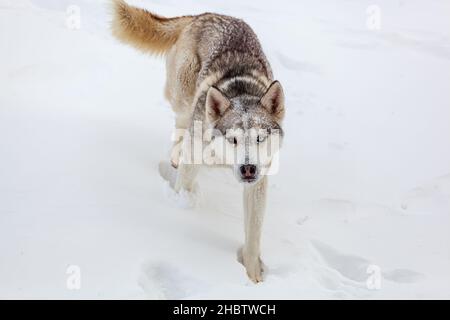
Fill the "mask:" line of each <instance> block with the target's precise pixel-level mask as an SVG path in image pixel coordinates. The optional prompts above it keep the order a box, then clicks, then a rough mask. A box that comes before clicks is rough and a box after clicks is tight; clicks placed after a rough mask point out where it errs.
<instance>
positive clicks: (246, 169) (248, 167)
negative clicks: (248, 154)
mask: <svg viewBox="0 0 450 320" xmlns="http://www.w3.org/2000/svg"><path fill="white" fill-rule="evenodd" d="M239 170H240V171H241V175H242V177H243V178H246V179H252V178H254V177H255V175H256V166H255V165H253V164H244V165H242V166H241V167H240V168H239Z"/></svg>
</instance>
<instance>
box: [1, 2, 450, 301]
mask: <svg viewBox="0 0 450 320" xmlns="http://www.w3.org/2000/svg"><path fill="white" fill-rule="evenodd" d="M106 2H107V1H91V0H89V1H88V0H78V1H77V0H0V298H67V299H77V298H94V299H95V298H144V299H145V298H169V299H171V298H173V299H179V298H235V299H239V298H250V299H253V298H255V299H256V298H287V299H298V298H331V299H341V298H358V299H359V298H363V299H379V298H420V299H425V298H447V299H448V298H450V232H449V231H450V90H449V84H450V2H448V1H441V0H435V1H425V0H421V1H419V0H409V1H406V0H398V1H389V0H379V1H365V0H347V1H339V0H326V1H325V0H324V1H317V0H304V1H244V0H231V1H221V2H219V1H206V0H195V1H194V0H187V1H179V0H164V1H162V0H155V1H150V0H148V1H129V2H130V3H133V4H137V5H140V6H144V7H146V8H149V9H151V10H153V11H155V12H157V13H160V14H162V15H166V16H176V15H182V14H195V13H201V12H204V11H214V12H220V13H225V14H230V15H234V16H237V17H241V18H244V19H245V20H246V21H247V22H248V23H249V24H250V25H251V26H252V27H253V28H254V30H255V31H256V33H257V34H258V35H259V37H260V40H261V42H262V44H263V47H264V49H265V51H266V53H267V56H268V57H269V60H270V61H271V63H272V67H273V69H274V74H275V76H276V78H277V79H279V80H281V82H282V83H283V85H284V87H285V92H286V95H287V118H286V123H285V129H286V139H285V143H284V149H283V153H282V157H281V168H280V172H279V174H278V175H276V176H274V177H271V179H270V190H269V192H270V195H269V204H268V210H267V214H266V221H265V226H264V234H263V260H264V262H265V264H266V265H267V268H268V270H267V272H266V278H265V282H263V283H261V284H258V285H255V284H252V283H251V282H250V281H249V280H248V279H247V277H246V275H245V271H244V268H243V267H242V266H241V265H240V264H239V263H238V262H237V260H236V250H237V249H238V247H239V246H240V245H241V243H242V240H243V219H242V208H241V192H240V187H239V186H238V184H237V182H235V179H234V178H233V177H232V176H231V173H230V172H227V171H222V170H215V171H205V172H203V173H202V174H201V177H200V181H199V182H200V188H201V190H202V197H201V199H200V204H199V207H198V208H194V209H184V208H182V207H180V205H179V203H178V201H177V199H174V198H173V196H171V194H170V192H169V190H168V189H167V186H166V185H165V184H164V183H163V181H162V179H161V178H160V177H159V175H158V170H157V167H158V163H159V161H161V160H165V159H167V157H168V152H169V145H170V143H169V141H170V134H171V130H172V127H173V114H172V112H171V110H170V108H169V106H168V103H167V102H165V100H164V99H163V85H164V78H165V77H164V62H163V60H162V59H158V58H153V57H148V56H145V55H142V54H140V53H137V52H136V51H134V50H133V49H131V48H128V47H125V46H123V45H121V44H119V43H117V42H116V41H115V40H114V39H113V38H112V37H111V35H110V33H109V30H108V19H109V18H108V10H107V6H106ZM373 4H375V5H377V6H378V7H370V5H373ZM70 5H75V6H76V7H70ZM77 8H78V9H80V10H81V12H80V18H81V20H80V21H81V25H80V28H79V29H77V28H73V27H74V26H75V27H76V12H77ZM73 14H75V18H74V16H73ZM378 14H379V17H380V19H381V20H379V21H378V22H380V24H379V25H378V24H377V19H376V18H377V15H378ZM378 26H379V28H377V27H378ZM78 276H80V277H78ZM78 280H80V282H78ZM378 280H380V282H377V281H378ZM78 284H79V285H80V286H79V289H77V288H78ZM377 288H378V289H377Z"/></svg>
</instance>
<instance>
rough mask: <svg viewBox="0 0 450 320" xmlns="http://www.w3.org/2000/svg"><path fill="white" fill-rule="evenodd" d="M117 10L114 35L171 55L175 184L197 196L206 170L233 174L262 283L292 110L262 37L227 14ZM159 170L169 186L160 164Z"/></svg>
mask: <svg viewBox="0 0 450 320" xmlns="http://www.w3.org/2000/svg"><path fill="white" fill-rule="evenodd" d="M112 4H113V21H112V31H113V34H114V35H115V37H117V38H118V39H119V40H121V41H122V42H124V43H126V44H129V45H132V46H134V47H135V48H137V49H139V50H141V51H144V52H147V53H153V54H164V55H165V56H166V72H167V79H166V86H165V96H166V98H167V100H168V101H169V103H170V104H171V106H172V109H173V111H174V112H175V129H176V132H178V133H179V134H178V135H177V138H175V139H174V142H173V147H172V153H171V159H170V164H171V166H170V164H169V161H167V162H166V165H167V166H168V167H170V169H171V170H173V172H175V174H174V176H173V178H172V181H171V186H172V187H173V189H174V190H175V192H187V193H189V192H194V191H195V190H194V189H195V188H196V183H195V177H196V174H197V172H198V168H199V166H200V165H209V166H214V165H218V166H228V167H230V168H232V170H233V172H234V175H235V176H236V178H237V180H238V181H239V182H240V183H241V184H242V185H243V200H244V201H243V204H244V221H245V243H244V246H243V247H242V248H241V249H240V250H239V252H238V257H239V261H240V262H241V263H242V264H243V265H244V267H245V269H246V271H247V275H248V277H249V278H250V279H251V280H252V281H253V282H260V281H262V280H263V264H262V262H261V259H260V238H261V227H262V223H263V215H264V211H265V205H266V197H267V196H266V194H267V179H268V178H267V176H268V173H269V172H270V170H271V168H272V167H273V162H274V158H275V157H276V155H277V151H278V149H279V147H280V145H281V139H282V137H283V131H282V128H281V125H282V120H283V117H284V114H285V108H284V94H283V89H282V87H281V84H280V83H279V82H278V81H274V80H273V75H272V70H271V67H270V65H269V62H268V61H267V59H266V56H265V55H264V53H263V51H262V48H261V45H260V43H259V41H258V38H257V37H256V35H255V33H254V32H253V30H252V29H251V28H250V27H249V26H248V25H247V24H246V23H245V22H244V21H242V20H240V19H236V18H233V17H229V16H225V15H220V14H215V13H204V14H200V15H197V16H182V17H176V18H164V17H161V16H159V15H156V14H154V13H151V12H149V11H146V10H144V9H140V8H136V7H132V6H130V5H128V4H127V3H126V2H124V1H123V0H112ZM180 132H181V133H180ZM199 146H200V147H199ZM205 155H208V156H205ZM224 158H226V159H225V160H224ZM160 172H161V173H162V175H163V176H165V178H166V179H168V180H170V178H169V177H168V176H167V173H163V170H161V164H160Z"/></svg>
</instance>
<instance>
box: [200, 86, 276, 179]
mask: <svg viewBox="0 0 450 320" xmlns="http://www.w3.org/2000/svg"><path fill="white" fill-rule="evenodd" d="M205 107H206V108H205V109H206V120H207V122H208V123H209V124H210V126H211V127H212V128H213V129H215V131H216V132H218V133H220V136H219V137H218V136H215V139H216V140H220V144H221V145H223V146H224V147H225V148H224V151H225V154H226V159H227V163H228V164H231V165H232V166H233V171H234V174H235V176H236V178H237V179H238V181H240V182H243V183H246V184H251V183H255V182H257V181H258V180H259V179H260V178H261V177H262V176H263V175H265V174H267V172H268V170H269V168H270V166H271V164H272V160H273V158H274V156H275V155H276V154H277V153H278V150H279V148H280V146H281V139H282V137H283V131H282V129H281V122H282V120H283V118H284V113H285V112H284V94H283V89H282V87H281V84H280V83H279V82H278V81H275V82H273V83H272V84H271V85H270V87H269V88H268V89H267V91H266V92H265V94H264V95H263V96H262V98H260V97H255V96H250V95H240V96H237V97H234V98H228V97H226V95H225V94H224V93H223V92H221V91H220V90H219V89H218V88H216V87H211V88H210V89H209V90H208V93H207V96H206V104H205ZM216 142H217V141H216ZM230 155H232V158H231V162H232V163H229V160H230Z"/></svg>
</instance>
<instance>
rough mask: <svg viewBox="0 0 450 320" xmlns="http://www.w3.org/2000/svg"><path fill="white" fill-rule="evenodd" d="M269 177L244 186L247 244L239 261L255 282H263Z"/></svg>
mask: <svg viewBox="0 0 450 320" xmlns="http://www.w3.org/2000/svg"><path fill="white" fill-rule="evenodd" d="M266 196H267V176H264V177H263V178H261V180H260V181H258V182H257V183H256V184H254V185H250V186H244V223H245V244H244V247H243V248H242V249H241V250H240V252H239V260H240V262H241V263H242V264H243V265H244V266H245V269H246V270H247V275H248V277H249V278H250V279H251V280H252V281H253V282H260V281H262V280H263V278H262V273H263V264H262V261H261V258H260V254H261V252H260V250H261V249H260V241H261V229H262V224H263V218H264V211H265V207H266Z"/></svg>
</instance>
